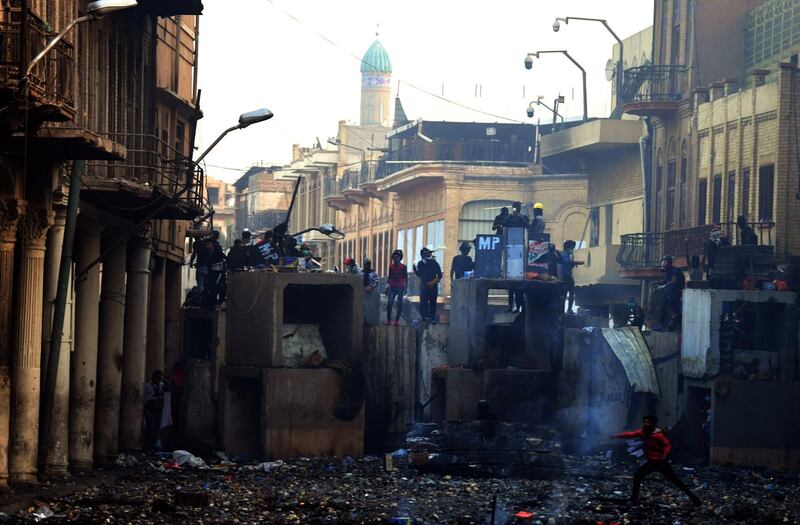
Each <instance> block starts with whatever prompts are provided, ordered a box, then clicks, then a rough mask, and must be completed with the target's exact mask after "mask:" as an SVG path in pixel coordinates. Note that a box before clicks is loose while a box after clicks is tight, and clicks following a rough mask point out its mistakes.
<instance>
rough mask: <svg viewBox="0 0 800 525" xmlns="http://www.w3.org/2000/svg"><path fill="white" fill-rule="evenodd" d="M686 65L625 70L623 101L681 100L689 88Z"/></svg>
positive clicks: (627, 102) (649, 66)
mask: <svg viewBox="0 0 800 525" xmlns="http://www.w3.org/2000/svg"><path fill="white" fill-rule="evenodd" d="M687 71H688V68H687V67H686V66H661V65H659V66H654V65H648V66H639V67H632V68H628V69H626V70H625V77H624V81H623V83H622V101H623V103H626V104H636V103H642V102H674V101H678V100H681V98H683V96H684V95H686V93H687V89H688V84H687V82H688V75H687Z"/></svg>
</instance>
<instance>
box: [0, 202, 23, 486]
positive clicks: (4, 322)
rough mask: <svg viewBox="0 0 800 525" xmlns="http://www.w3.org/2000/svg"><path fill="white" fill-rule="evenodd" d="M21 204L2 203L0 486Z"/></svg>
mask: <svg viewBox="0 0 800 525" xmlns="http://www.w3.org/2000/svg"><path fill="white" fill-rule="evenodd" d="M23 206H24V203H23V202H22V201H15V200H9V201H0V430H2V432H0V486H6V485H7V482H8V428H9V424H10V416H11V355H12V350H11V349H12V344H13V343H12V341H13V337H12V335H13V330H12V326H13V322H14V308H13V304H12V300H13V297H14V247H15V246H16V244H17V221H18V220H19V217H20V214H21V213H22V210H23Z"/></svg>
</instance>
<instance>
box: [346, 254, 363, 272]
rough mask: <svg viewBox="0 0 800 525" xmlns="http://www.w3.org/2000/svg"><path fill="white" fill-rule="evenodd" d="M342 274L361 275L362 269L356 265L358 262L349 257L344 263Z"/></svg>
mask: <svg viewBox="0 0 800 525" xmlns="http://www.w3.org/2000/svg"><path fill="white" fill-rule="evenodd" d="M342 273H351V274H353V275H361V268H359V267H358V265H357V264H356V260H355V259H353V258H352V257H348V258H347V259H345V260H344V262H343V263H342Z"/></svg>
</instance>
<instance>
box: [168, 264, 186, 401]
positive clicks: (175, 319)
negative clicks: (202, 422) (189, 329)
mask: <svg viewBox="0 0 800 525" xmlns="http://www.w3.org/2000/svg"><path fill="white" fill-rule="evenodd" d="M166 267H167V269H166V276H165V280H166V285H165V286H166V288H165V289H166V297H165V298H164V319H165V321H166V329H165V330H166V332H165V336H164V341H165V347H164V366H165V367H166V370H164V374H166V375H169V374H170V373H171V372H172V369H173V368H174V366H175V362H176V361H179V360H180V359H181V357H182V356H183V352H182V349H183V333H182V331H181V328H182V326H183V324H182V322H181V319H182V317H181V314H182V310H181V305H182V302H183V301H182V300H183V282H182V279H181V265H180V264H179V263H176V262H172V261H166ZM174 416H175V414H173V417H174Z"/></svg>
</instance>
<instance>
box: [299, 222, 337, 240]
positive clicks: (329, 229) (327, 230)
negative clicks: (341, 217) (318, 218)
mask: <svg viewBox="0 0 800 525" xmlns="http://www.w3.org/2000/svg"><path fill="white" fill-rule="evenodd" d="M311 231H314V232H320V233H321V234H322V235H325V236H326V237H330V238H331V239H337V240H338V239H344V233H342V232H340V231H339V230H337V229H336V226H334V225H333V224H331V223H325V224H320V225H319V226H317V227H316V228H306V229H305V230H302V231H299V232H297V233H293V234H291V236H292V237H298V236H300V235H303V234H304V233H308V232H311Z"/></svg>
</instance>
